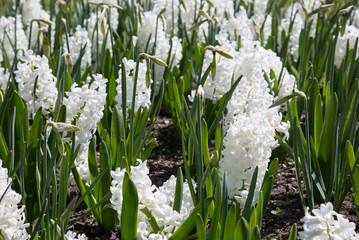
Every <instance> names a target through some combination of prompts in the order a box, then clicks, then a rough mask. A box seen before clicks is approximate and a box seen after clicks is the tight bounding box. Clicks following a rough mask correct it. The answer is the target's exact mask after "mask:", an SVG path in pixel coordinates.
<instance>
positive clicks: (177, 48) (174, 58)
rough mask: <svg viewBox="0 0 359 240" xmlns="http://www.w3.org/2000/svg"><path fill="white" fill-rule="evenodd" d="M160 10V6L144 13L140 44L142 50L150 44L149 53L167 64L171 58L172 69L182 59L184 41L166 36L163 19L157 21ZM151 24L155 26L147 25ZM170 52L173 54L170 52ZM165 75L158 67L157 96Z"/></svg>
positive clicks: (156, 74)
mask: <svg viewBox="0 0 359 240" xmlns="http://www.w3.org/2000/svg"><path fill="white" fill-rule="evenodd" d="M155 6H156V5H155ZM160 10H161V9H159V6H157V7H155V8H154V10H153V11H149V12H144V13H143V16H142V24H140V25H139V29H138V34H137V35H138V36H137V37H138V44H139V45H140V46H141V47H142V48H145V47H146V46H147V43H148V50H147V52H149V53H150V54H153V55H154V56H155V57H157V58H159V59H161V60H162V61H164V62H166V61H167V59H168V57H169V56H170V58H169V63H170V64H172V65H171V67H174V66H177V65H178V63H179V62H180V60H181V59H182V44H181V42H182V40H181V39H179V38H178V37H172V38H171V39H170V38H169V37H167V35H168V34H166V29H165V26H164V24H163V22H162V20H161V18H158V19H157V16H158V13H159V11H160ZM149 22H150V23H153V24H147V23H149ZM156 22H157V27H156ZM156 30H157V32H156ZM155 42H156V48H155V51H154V53H152V49H153V48H154V44H155ZM170 50H171V52H169V51H170ZM163 73H164V67H161V66H157V65H156V66H155V74H154V80H155V92H156V94H157V93H158V90H159V87H160V83H161V81H162V78H163Z"/></svg>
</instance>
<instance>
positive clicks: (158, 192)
mask: <svg viewBox="0 0 359 240" xmlns="http://www.w3.org/2000/svg"><path fill="white" fill-rule="evenodd" d="M137 161H138V163H139V164H138V165H137V166H131V171H130V175H131V179H132V181H133V182H134V184H135V186H136V188H137V192H138V199H139V211H138V229H137V232H138V236H139V239H167V238H168V237H170V236H171V234H172V232H173V231H175V230H176V229H178V227H179V226H181V224H182V223H183V222H184V220H186V219H187V217H188V216H189V214H190V213H191V211H192V210H193V208H194V206H193V202H192V198H191V195H190V191H189V187H188V184H187V183H186V182H185V183H183V199H182V205H181V211H180V213H178V212H177V211H174V210H173V209H172V206H173V201H174V195H175V186H176V178H175V177H174V176H171V178H170V179H169V180H168V181H166V182H165V183H164V184H163V186H162V187H159V188H157V187H156V186H155V185H152V182H151V180H150V178H149V177H148V173H149V170H148V168H147V166H146V164H147V160H146V161H144V162H141V160H140V159H138V160H137ZM125 171H126V170H125V169H122V170H121V169H120V168H117V169H116V170H115V171H111V176H112V178H113V181H112V186H111V192H112V197H111V199H110V201H111V203H112V205H113V208H114V209H115V210H116V211H117V213H118V217H119V220H121V211H122V201H123V193H122V188H123V178H124V175H125ZM145 207H146V208H147V209H148V210H150V211H151V212H152V214H153V216H154V217H155V219H156V221H157V223H158V224H159V226H160V228H161V229H162V231H161V234H154V233H152V234H151V231H152V228H151V226H150V224H149V222H148V219H147V217H146V215H145V214H144V213H142V211H141V209H143V208H145Z"/></svg>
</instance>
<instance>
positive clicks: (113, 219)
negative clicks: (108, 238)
mask: <svg viewBox="0 0 359 240" xmlns="http://www.w3.org/2000/svg"><path fill="white" fill-rule="evenodd" d="M108 169H111V164H110V157H109V154H108V150H107V147H106V144H105V142H104V141H102V142H101V145H100V171H101V172H102V171H107V170H108ZM110 187H111V174H110V171H107V172H106V173H105V175H104V176H103V177H102V179H101V189H100V198H103V197H104V196H105V195H106V194H107V193H109V192H110ZM109 203H110V200H108V201H105V202H104V203H103V204H102V208H103V207H104V206H105V205H107V204H109ZM101 220H102V222H101V223H100V224H101V225H102V226H103V227H104V228H105V229H113V228H115V227H116V225H117V214H116V211H115V210H114V209H112V208H107V209H102V212H101Z"/></svg>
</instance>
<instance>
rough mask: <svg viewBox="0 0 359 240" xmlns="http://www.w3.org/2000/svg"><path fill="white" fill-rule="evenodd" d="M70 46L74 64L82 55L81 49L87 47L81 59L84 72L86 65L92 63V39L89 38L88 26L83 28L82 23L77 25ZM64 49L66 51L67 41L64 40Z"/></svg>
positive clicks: (70, 39)
mask: <svg viewBox="0 0 359 240" xmlns="http://www.w3.org/2000/svg"><path fill="white" fill-rule="evenodd" d="M69 47H70V53H71V57H72V61H73V64H75V63H76V61H77V60H78V58H79V57H80V53H81V49H82V48H84V47H86V48H85V52H84V54H83V56H82V59H81V71H82V72H84V71H85V70H86V67H87V66H90V65H91V41H90V39H89V38H88V32H87V30H86V28H83V27H81V26H80V25H77V26H76V32H75V33H74V35H73V36H71V37H69ZM64 49H65V53H66V52H67V43H66V42H64Z"/></svg>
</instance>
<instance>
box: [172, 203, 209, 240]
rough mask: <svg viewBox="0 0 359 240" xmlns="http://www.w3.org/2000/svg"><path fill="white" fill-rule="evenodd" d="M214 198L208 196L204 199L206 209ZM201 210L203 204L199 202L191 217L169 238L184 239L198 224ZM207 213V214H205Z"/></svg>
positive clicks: (174, 239) (173, 239)
mask: <svg viewBox="0 0 359 240" xmlns="http://www.w3.org/2000/svg"><path fill="white" fill-rule="evenodd" d="M211 202H212V198H207V199H205V201H204V209H205V211H207V209H208V206H209V204H210V203H211ZM200 212H201V204H198V205H197V206H196V207H195V208H194V209H193V211H192V213H191V214H190V215H189V217H188V218H187V219H186V220H185V221H184V222H183V223H182V225H181V226H180V227H179V228H178V229H177V230H176V231H175V232H174V233H173V234H172V236H171V237H170V238H169V240H183V239H184V238H185V237H186V236H188V234H190V233H191V232H192V230H193V228H194V227H195V225H196V219H197V214H198V213H200ZM205 215H206V214H205Z"/></svg>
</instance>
